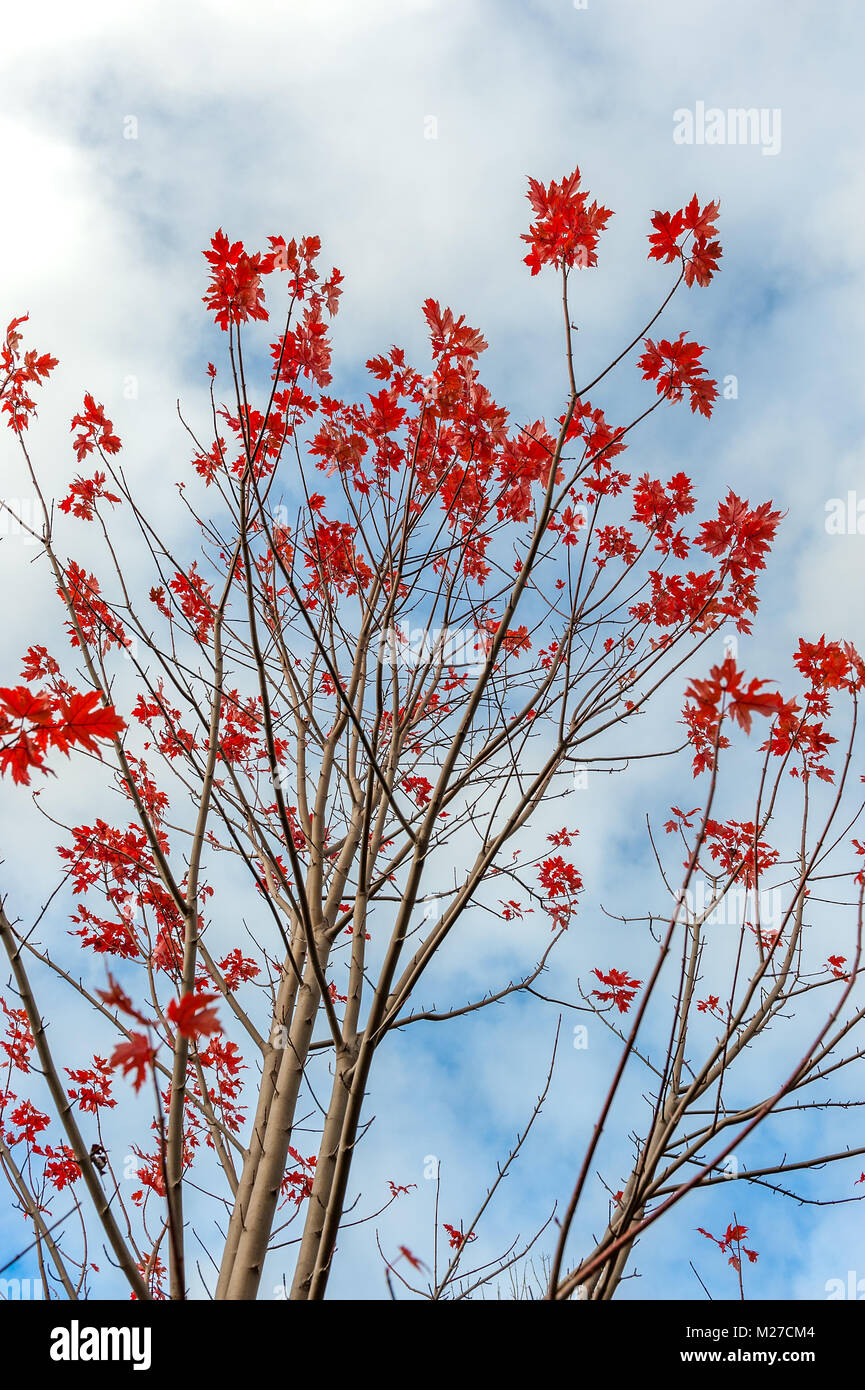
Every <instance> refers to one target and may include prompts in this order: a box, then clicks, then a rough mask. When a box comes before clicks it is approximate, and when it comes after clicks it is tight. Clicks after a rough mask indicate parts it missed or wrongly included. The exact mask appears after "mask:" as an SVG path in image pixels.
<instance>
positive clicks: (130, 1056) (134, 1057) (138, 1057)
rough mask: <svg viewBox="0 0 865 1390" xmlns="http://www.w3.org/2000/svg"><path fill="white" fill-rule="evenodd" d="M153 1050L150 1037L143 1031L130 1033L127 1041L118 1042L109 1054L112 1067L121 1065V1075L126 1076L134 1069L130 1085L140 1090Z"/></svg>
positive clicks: (151, 1059) (145, 1078)
mask: <svg viewBox="0 0 865 1390" xmlns="http://www.w3.org/2000/svg"><path fill="white" fill-rule="evenodd" d="M153 1057H154V1052H153V1048H152V1047H151V1045H150V1039H149V1038H147V1037H145V1035H144V1034H143V1033H130V1035H129V1041H128V1042H124V1043H118V1044H117V1046H116V1047H115V1049H114V1051H113V1052H112V1054H111V1065H112V1067H122V1068H123V1075H124V1076H128V1075H129V1073H130V1072H132V1071H134V1072H135V1075H134V1077H133V1078H132V1085H133V1087H134V1088H135V1090H136V1091H140V1090H141V1087H142V1085H143V1084H144V1082H145V1081H146V1080H147V1068H148V1067H149V1066H150V1064H151V1062H152V1061H153Z"/></svg>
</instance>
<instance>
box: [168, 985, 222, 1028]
mask: <svg viewBox="0 0 865 1390" xmlns="http://www.w3.org/2000/svg"><path fill="white" fill-rule="evenodd" d="M216 998H218V996H217V995H215V994H205V993H200V994H198V993H196V994H184V995H183V997H182V998H181V999H180V1000H177V999H172V1001H171V1003H170V1004H169V1005H168V1008H167V1009H166V1011H165V1012H166V1017H167V1018H168V1019H169V1020H170V1022H171V1023H174V1024H176V1026H177V1031H178V1032H179V1033H182V1034H183V1036H184V1037H185V1038H198V1037H201V1036H202V1034H207V1033H216V1032H218V1031H219V1019H218V1018H217V1016H216V1010H215V1009H211V1008H208V1005H209V1004H211V1003H212V1002H213V1000H214V999H216Z"/></svg>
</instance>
